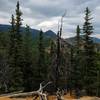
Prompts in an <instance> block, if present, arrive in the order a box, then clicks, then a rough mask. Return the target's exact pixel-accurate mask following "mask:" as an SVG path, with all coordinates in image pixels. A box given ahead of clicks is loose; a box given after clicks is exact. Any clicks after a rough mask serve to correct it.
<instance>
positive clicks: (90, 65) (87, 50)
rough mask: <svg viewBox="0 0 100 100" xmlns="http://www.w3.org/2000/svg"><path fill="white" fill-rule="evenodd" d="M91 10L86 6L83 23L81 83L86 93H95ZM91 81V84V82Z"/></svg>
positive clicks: (95, 72)
mask: <svg viewBox="0 0 100 100" xmlns="http://www.w3.org/2000/svg"><path fill="white" fill-rule="evenodd" d="M90 16H91V11H90V10H89V8H88V7H87V8H86V10H85V18H84V19H85V22H84V25H83V33H84V52H83V57H84V58H83V83H84V89H85V90H86V92H87V94H88V95H95V88H96V85H95V80H96V76H97V75H96V74H97V71H96V63H95V50H94V43H93V41H92V39H91V38H90V35H91V34H92V33H93V26H92V23H91V19H92V18H91V17H90ZM91 83H92V84H91Z"/></svg>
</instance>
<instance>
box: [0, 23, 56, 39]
mask: <svg viewBox="0 0 100 100" xmlns="http://www.w3.org/2000/svg"><path fill="white" fill-rule="evenodd" d="M10 28H11V25H3V24H0V32H8V31H9V29H10ZM21 31H22V33H24V32H25V27H21ZM30 31H31V33H32V36H33V38H35V37H36V36H38V34H39V30H36V29H32V28H31V29H30ZM44 34H45V36H46V37H47V38H55V37H56V34H55V33H54V32H53V31H52V30H48V31H46V32H44Z"/></svg>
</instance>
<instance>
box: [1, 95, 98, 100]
mask: <svg viewBox="0 0 100 100" xmlns="http://www.w3.org/2000/svg"><path fill="white" fill-rule="evenodd" d="M0 100H33V98H32V97H25V98H9V97H7V96H2V97H0ZM36 100H39V98H37V99H36ZM48 100H57V99H56V96H53V95H52V96H49V97H48ZM63 100H100V98H98V97H89V96H85V97H81V98H80V99H75V98H74V97H73V96H69V95H64V97H63Z"/></svg>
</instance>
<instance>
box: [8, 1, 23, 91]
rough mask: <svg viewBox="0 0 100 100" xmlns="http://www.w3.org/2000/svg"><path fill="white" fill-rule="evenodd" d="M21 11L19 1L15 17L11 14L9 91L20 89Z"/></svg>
mask: <svg viewBox="0 0 100 100" xmlns="http://www.w3.org/2000/svg"><path fill="white" fill-rule="evenodd" d="M21 14H22V13H21V11H20V6H19V2H17V6H16V19H14V16H13V15H12V20H11V30H10V35H9V38H10V42H9V66H10V68H11V73H12V78H11V82H10V91H14V90H20V89H22V67H23V62H22V57H23V56H22V36H21V30H20V27H21Z"/></svg>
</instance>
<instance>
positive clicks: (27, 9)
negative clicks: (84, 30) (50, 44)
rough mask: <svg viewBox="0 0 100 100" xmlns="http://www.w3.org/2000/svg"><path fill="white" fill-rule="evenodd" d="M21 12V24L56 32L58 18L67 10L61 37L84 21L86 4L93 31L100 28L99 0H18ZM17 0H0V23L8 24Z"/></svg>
mask: <svg viewBox="0 0 100 100" xmlns="http://www.w3.org/2000/svg"><path fill="white" fill-rule="evenodd" d="M19 1H20V4H21V10H22V12H23V19H24V21H23V24H24V25H25V24H29V25H30V26H31V27H33V28H37V29H38V28H43V29H44V31H46V30H48V29H53V30H54V31H55V32H57V24H58V20H60V16H61V15H62V14H63V13H64V11H65V10H67V15H66V17H65V18H64V25H63V37H69V36H74V35H75V28H76V26H77V25H78V24H79V25H80V26H81V27H82V24H83V22H84V10H85V8H86V7H87V6H88V7H89V8H90V9H91V11H92V14H93V18H94V19H93V25H94V28H95V30H94V32H95V33H99V32H100V29H99V26H100V21H99V16H100V3H99V2H100V0H19ZM16 2H17V0H0V23H2V24H6V23H7V24H8V23H9V21H10V16H11V14H12V13H15V7H16Z"/></svg>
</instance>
